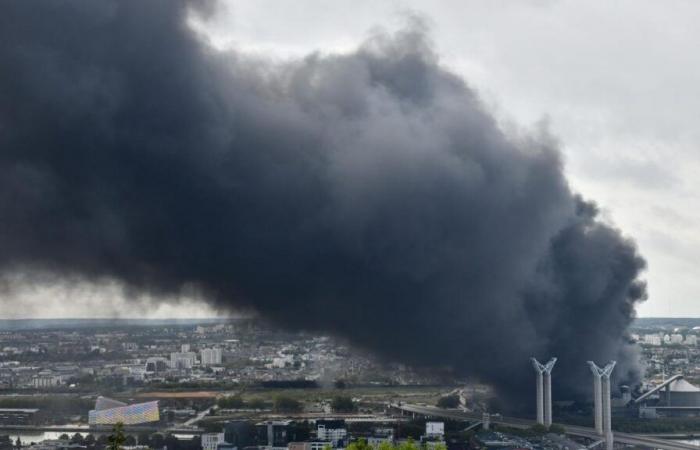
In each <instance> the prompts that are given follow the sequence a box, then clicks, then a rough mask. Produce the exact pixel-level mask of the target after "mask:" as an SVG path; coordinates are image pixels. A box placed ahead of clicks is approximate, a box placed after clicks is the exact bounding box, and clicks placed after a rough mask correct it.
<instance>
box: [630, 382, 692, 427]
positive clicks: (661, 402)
mask: <svg viewBox="0 0 700 450" xmlns="http://www.w3.org/2000/svg"><path fill="white" fill-rule="evenodd" d="M630 404H636V405H639V416H640V417H643V418H656V417H679V416H680V417H682V416H685V417H688V416H691V417H695V416H700V388H699V387H697V386H695V385H694V384H692V383H690V382H688V381H687V380H685V379H684V378H683V375H674V376H673V377H671V378H669V379H668V380H666V381H664V382H663V383H661V384H660V385H658V386H656V387H655V388H653V389H651V390H649V391H648V392H646V393H644V394H642V395H641V396H639V397H638V398H637V399H635V400H634V401H632V402H630Z"/></svg>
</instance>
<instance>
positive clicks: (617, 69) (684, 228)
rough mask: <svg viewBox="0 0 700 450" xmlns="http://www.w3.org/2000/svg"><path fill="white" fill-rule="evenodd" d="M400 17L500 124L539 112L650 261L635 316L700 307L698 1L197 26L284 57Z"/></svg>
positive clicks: (268, 5) (280, 16) (226, 17)
mask: <svg viewBox="0 0 700 450" xmlns="http://www.w3.org/2000/svg"><path fill="white" fill-rule="evenodd" d="M407 13H408V14H411V13H413V14H419V15H422V16H424V17H425V18H426V19H427V22H428V23H429V25H430V27H431V29H432V31H431V33H432V37H433V39H434V43H435V46H436V49H437V51H438V53H439V54H440V55H441V57H442V60H443V63H444V64H445V65H446V66H448V67H450V68H451V69H453V70H454V71H456V72H458V73H460V74H462V75H463V76H464V78H465V79H466V80H467V81H468V83H469V84H470V85H472V86H473V87H475V88H476V89H477V90H478V91H479V92H480V94H481V96H482V98H483V99H484V101H485V102H487V103H488V104H490V105H492V107H493V108H494V109H495V110H496V111H497V114H498V116H499V117H500V118H502V119H503V120H504V122H513V121H514V122H516V123H517V124H518V125H520V126H525V127H532V126H534V125H536V124H537V123H538V122H539V121H542V120H543V119H544V120H546V121H548V123H549V126H550V128H551V130H552V132H553V133H554V134H555V135H556V136H558V137H559V139H560V140H561V147H562V150H563V152H564V154H565V161H566V171H567V174H568V177H569V180H570V181H571V183H572V185H573V186H574V188H575V189H576V190H577V191H579V192H581V193H582V194H583V195H585V196H586V197H587V198H589V199H593V200H595V201H596V202H598V203H599V205H600V207H601V208H602V209H603V211H604V215H605V217H606V218H607V220H608V221H611V222H612V223H614V224H616V225H617V226H618V227H620V228H621V229H622V230H623V231H624V232H625V234H626V235H628V236H630V237H632V238H634V239H635V240H636V241H637V243H638V245H639V248H640V249H641V252H642V254H643V255H644V256H645V257H646V258H647V261H648V266H649V267H648V270H647V273H646V278H647V280H648V282H649V296H650V298H649V300H648V301H647V302H646V304H644V305H643V306H642V307H641V308H640V310H639V313H640V315H642V316H686V315H687V316H700V308H698V306H697V305H698V299H699V298H700V278H698V277H697V276H696V263H697V261H698V260H700V239H699V238H698V236H697V234H696V231H697V229H698V224H699V223H700V213H699V212H698V209H697V205H698V198H697V195H696V192H697V191H698V188H699V187H700V179H699V178H698V176H697V174H698V173H700V172H699V169H700V167H699V163H700V151H699V150H700V133H699V132H698V118H700V83H699V82H698V80H700V53H699V52H698V51H697V48H696V45H697V42H700V29H699V28H698V27H697V19H698V17H700V3H698V2H694V1H672V2H652V1H639V0H627V1H616V2H604V1H597V2H596V1H594V2H581V1H557V0H533V1H530V2H526V1H519V2H509V1H494V0H481V1H479V0H476V1H475V0H471V1H465V0H455V1H440V2H424V1H423V2H421V1H386V2H376V1H370V0H352V1H333V2H328V1H323V0H305V1H303V2H299V1H298V0H253V1H234V2H229V3H228V4H227V7H226V8H223V9H222V10H221V11H219V13H218V14H217V15H216V16H215V17H214V18H213V19H212V20H210V22H208V23H207V24H205V25H201V26H199V27H198V28H199V29H200V30H202V31H204V32H206V33H207V35H208V36H209V37H210V39H211V40H212V42H213V43H214V44H215V45H216V46H218V47H221V48H226V47H236V48H239V49H245V50H247V51H250V52H253V53H259V54H261V55H268V56H269V55H271V54H274V55H276V57H278V58H291V57H299V56H303V55H305V54H307V53H309V52H312V51H321V52H324V53H327V52H342V51H345V50H348V49H351V48H353V46H354V45H356V43H357V42H359V41H361V40H362V38H363V37H365V36H366V35H367V33H368V31H369V30H371V29H372V27H376V26H380V27H385V28H389V29H392V28H396V27H397V26H400V23H401V21H402V20H403V19H402V17H405V15H406V14H407Z"/></svg>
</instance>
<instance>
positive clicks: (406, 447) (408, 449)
mask: <svg viewBox="0 0 700 450" xmlns="http://www.w3.org/2000/svg"><path fill="white" fill-rule="evenodd" d="M395 449H396V450H418V445H416V443H415V441H414V440H413V439H411V438H408V440H407V441H406V442H402V443H401V444H399V445H398V446H396V447H395Z"/></svg>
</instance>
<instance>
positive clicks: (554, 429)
mask: <svg viewBox="0 0 700 450" xmlns="http://www.w3.org/2000/svg"><path fill="white" fill-rule="evenodd" d="M549 432H550V433H554V434H566V429H565V428H564V427H563V426H562V425H559V424H558V423H553V424H552V425H550V426H549Z"/></svg>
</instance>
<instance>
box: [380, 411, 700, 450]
mask: <svg viewBox="0 0 700 450" xmlns="http://www.w3.org/2000/svg"><path fill="white" fill-rule="evenodd" d="M391 407H392V408H396V409H399V410H402V411H405V412H408V413H412V414H417V415H420V416H431V417H442V418H445V419H456V420H481V419H482V416H481V414H475V413H468V412H462V411H454V410H445V409H441V408H437V407H433V406H420V405H409V404H401V405H399V404H392V405H391ZM491 423H496V424H502V425H506V426H510V427H515V428H527V427H530V426H532V425H534V424H535V422H534V421H533V420H527V419H519V418H516V417H504V416H496V415H494V416H491ZM561 426H563V427H564V429H565V430H566V433H567V434H570V435H572V436H579V437H585V438H589V439H593V440H600V436H599V435H597V434H596V432H595V430H594V429H593V428H588V427H579V426H575V425H564V424H561ZM615 442H617V443H620V444H629V445H640V446H644V447H651V448H658V449H662V450H699V448H700V447H697V446H695V445H692V444H686V443H683V442H677V441H671V440H667V439H660V438H656V437H652V436H644V435H638V434H631V433H620V432H616V433H615Z"/></svg>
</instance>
